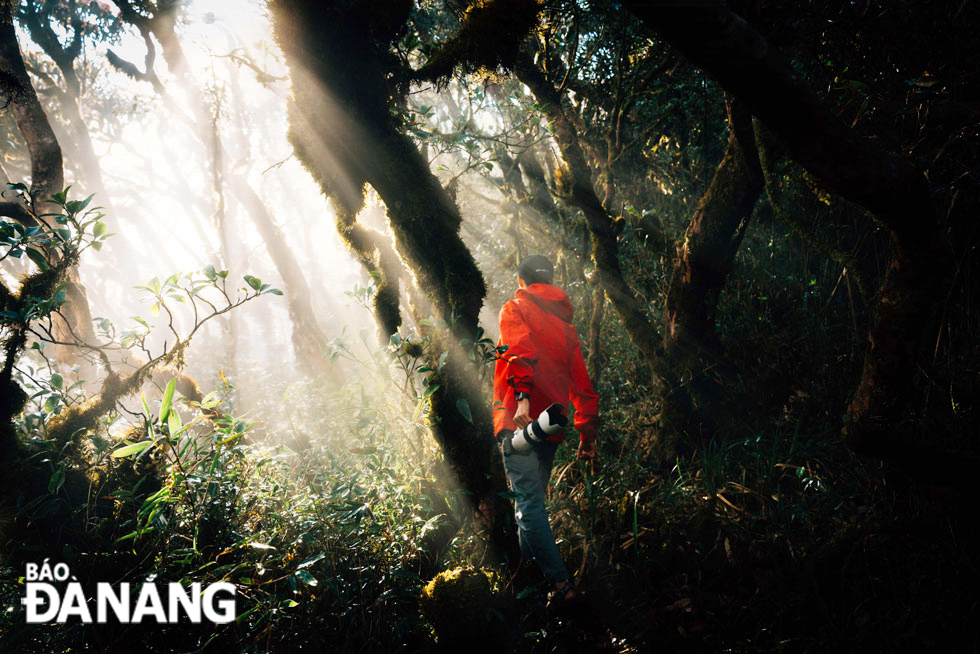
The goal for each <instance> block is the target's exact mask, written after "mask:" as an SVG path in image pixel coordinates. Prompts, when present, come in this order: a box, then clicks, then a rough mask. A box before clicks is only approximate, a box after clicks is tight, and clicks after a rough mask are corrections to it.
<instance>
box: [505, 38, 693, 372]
mask: <svg viewBox="0 0 980 654" xmlns="http://www.w3.org/2000/svg"><path fill="white" fill-rule="evenodd" d="M515 74H516V75H517V77H518V79H520V80H521V81H522V82H523V83H524V84H526V85H527V86H528V88H530V89H531V93H533V94H534V96H535V97H536V98H537V100H538V102H539V103H541V106H542V110H543V111H544V113H545V115H546V116H547V117H548V118H549V119H550V120H551V121H552V123H553V124H554V129H555V131H554V136H555V140H556V141H557V143H558V148H559V150H560V151H561V155H562V159H564V162H565V166H566V167H567V168H566V170H565V171H564V172H562V174H561V175H560V176H559V182H560V183H561V184H562V185H563V186H564V187H565V188H566V190H567V193H568V196H569V199H570V202H572V203H573V204H574V205H575V206H577V207H578V208H579V209H581V210H582V213H583V214H584V215H585V221H586V224H587V225H588V227H589V233H590V235H591V239H592V259H593V261H594V262H595V266H596V272H597V274H598V277H599V283H600V285H601V286H602V288H603V290H604V291H605V294H606V296H607V297H608V298H609V302H610V303H611V304H612V306H613V308H614V309H615V310H616V313H618V314H619V317H620V319H621V320H622V321H623V326H624V327H625V329H626V332H627V333H628V334H629V336H630V340H632V341H633V344H634V345H635V346H636V347H637V349H639V350H640V352H641V353H642V354H643V356H644V357H645V358H646V359H647V361H649V362H650V364H651V366H652V367H653V369H654V371H655V372H656V373H657V375H658V376H659V377H660V380H661V382H663V383H664V384H665V385H666V386H667V387H668V388H674V387H676V385H677V377H676V375H675V374H674V373H673V371H672V370H671V368H670V366H669V365H667V360H666V356H665V352H664V347H663V339H662V338H661V336H660V332H659V330H657V328H656V327H655V326H654V324H653V322H652V321H651V320H650V318H649V316H648V315H647V311H646V308H645V307H644V306H643V304H642V303H641V302H640V300H639V299H638V298H637V297H636V295H635V294H634V293H633V290H632V289H631V288H630V287H629V284H628V283H627V282H626V279H625V278H624V277H623V271H622V269H621V268H620V266H619V244H618V242H617V240H616V238H617V236H618V234H617V231H616V227H615V225H614V223H613V219H612V216H610V215H609V212H608V211H606V209H605V207H603V206H602V202H601V201H600V200H599V196H598V195H597V194H596V191H595V186H594V185H593V180H592V173H591V171H590V170H589V165H588V163H587V162H586V159H585V155H584V153H583V152H582V149H581V147H580V145H579V136H578V132H577V130H576V128H575V125H574V124H573V121H572V120H571V119H570V118H569V117H568V112H567V111H566V110H565V108H564V107H563V104H562V98H561V95H560V94H559V93H558V91H557V90H556V89H555V87H554V84H552V82H550V81H549V80H548V79H547V78H546V77H545V75H544V73H542V72H541V71H540V70H538V69H537V68H535V67H534V65H533V64H532V63H531V62H530V58H529V57H525V58H524V61H522V62H519V63H518V65H517V66H516V67H515Z"/></svg>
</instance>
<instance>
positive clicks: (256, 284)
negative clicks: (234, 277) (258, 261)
mask: <svg viewBox="0 0 980 654" xmlns="http://www.w3.org/2000/svg"><path fill="white" fill-rule="evenodd" d="M244 279H245V283H246V284H248V285H249V286H251V287H252V290H254V291H257V290H259V288H260V287H261V286H262V280H261V279H259V278H258V277H252V276H251V275H245V277H244Z"/></svg>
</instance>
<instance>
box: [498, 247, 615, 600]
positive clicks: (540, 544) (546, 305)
mask: <svg viewBox="0 0 980 654" xmlns="http://www.w3.org/2000/svg"><path fill="white" fill-rule="evenodd" d="M553 276H554V269H553V268H552V265H551V262H550V261H548V259H546V258H545V257H543V256H541V255H532V256H530V257H528V258H526V259H525V260H524V261H522V262H521V265H520V266H519V267H518V283H519V285H520V288H519V289H518V290H517V293H516V295H515V296H514V299H512V300H510V301H508V302H507V303H506V304H505V305H504V307H503V309H502V310H501V311H500V343H499V345H506V346H507V349H506V350H505V351H504V352H503V353H502V354H501V355H500V358H499V359H498V360H497V365H496V369H495V370H494V380H493V400H494V404H493V407H494V418H493V424H494V433H495V434H496V435H497V439H498V440H501V441H504V440H507V439H508V438H509V437H510V436H511V435H512V434H513V432H514V431H515V430H516V429H523V428H524V427H526V426H527V425H528V424H530V423H531V422H532V421H533V420H534V419H535V418H537V417H538V415H539V414H540V413H541V412H542V411H544V410H545V409H547V408H548V407H549V406H550V405H552V404H554V403H558V404H559V405H561V406H562V407H564V408H565V409H566V410H567V408H568V403H569V401H571V402H572V404H573V405H574V406H575V429H577V430H578V431H579V433H580V434H581V436H580V440H579V444H578V458H579V459H585V460H588V459H592V458H593V457H594V456H595V451H596V450H595V438H596V432H597V430H598V426H599V419H598V407H599V397H598V396H597V395H596V394H595V391H593V390H592V382H591V381H589V375H588V372H587V371H586V368H585V361H584V360H583V359H582V349H581V347H580V345H579V339H578V334H577V333H576V331H575V327H574V325H573V324H572V303H571V302H570V301H569V299H568V295H567V294H566V293H565V292H564V291H563V290H561V289H560V288H558V287H556V286H553V285H552V284H551V282H552V279H553ZM563 440H564V436H563V434H562V433H561V432H558V433H556V434H552V435H550V436H548V437H547V439H546V440H542V441H541V442H534V443H533V444H532V447H531V448H530V449H529V450H527V451H525V452H520V451H516V450H515V449H514V448H509V447H505V448H504V468H505V470H506V471H507V477H508V479H510V485H511V488H512V489H513V491H514V493H515V495H516V496H517V497H516V499H515V503H516V512H515V515H516V517H517V527H518V537H519V540H520V545H521V555H522V556H523V557H524V559H525V560H527V559H534V561H535V562H536V563H537V564H538V566H539V567H540V568H541V572H542V573H543V574H544V576H545V578H546V579H547V581H548V582H549V583H550V584H551V585H552V592H551V594H550V597H551V601H552V602H563V601H569V600H572V599H574V598H575V596H576V593H575V590H574V588H573V587H572V585H571V583H570V581H569V574H568V570H567V568H566V567H565V563H564V562H563V561H562V558H561V554H560V553H559V552H558V546H557V545H556V544H555V538H554V536H553V535H552V533H551V526H550V525H549V524H548V512H547V510H546V508H545V491H546V490H547V487H548V479H549V477H550V476H551V465H552V462H553V461H554V457H555V450H556V448H557V447H558V444H559V443H561V442H562V441H563Z"/></svg>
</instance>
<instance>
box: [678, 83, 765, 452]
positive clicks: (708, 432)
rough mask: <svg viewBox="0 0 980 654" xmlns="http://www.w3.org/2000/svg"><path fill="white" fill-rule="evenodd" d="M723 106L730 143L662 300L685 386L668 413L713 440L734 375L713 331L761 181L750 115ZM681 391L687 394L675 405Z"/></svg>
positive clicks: (724, 419) (735, 105)
mask: <svg viewBox="0 0 980 654" xmlns="http://www.w3.org/2000/svg"><path fill="white" fill-rule="evenodd" d="M726 106H727V110H728V147H727V149H726V150H725V154H724V156H723V157H722V160H721V163H720V164H718V168H717V170H716V171H715V174H714V177H712V179H711V183H710V184H709V185H708V188H707V190H706V191H705V194H704V196H703V197H702V198H701V201H700V202H699V203H698V206H697V208H696V209H695V211H694V215H693V217H692V218H691V222H690V224H689V225H688V227H687V230H686V231H685V232H684V241H683V245H682V246H681V250H680V254H679V256H678V258H677V260H676V262H675V263H674V268H673V272H672V273H671V277H670V283H669V284H668V287H667V298H666V302H665V323H666V331H665V334H664V338H665V344H666V350H667V357H668V359H669V360H670V363H671V365H672V366H673V367H674V369H675V371H677V374H678V375H679V376H680V377H681V381H682V382H683V383H684V386H683V387H682V388H680V389H674V391H673V393H672V394H671V395H668V396H665V397H664V403H663V411H664V414H665V417H667V419H668V421H670V422H671V423H672V424H674V426H675V427H678V428H680V429H681V430H682V431H686V432H688V433H690V434H692V435H695V436H697V435H701V436H704V437H708V438H712V437H714V435H715V433H716V431H717V430H719V429H724V428H725V426H726V425H728V422H729V421H728V418H730V417H731V416H730V415H726V414H730V413H731V408H732V407H728V410H726V408H725V405H726V401H725V400H726V399H731V398H726V393H725V389H726V388H728V389H730V388H731V384H732V382H733V380H734V375H732V374H730V371H729V370H728V368H729V364H728V363H727V361H726V358H725V355H724V352H723V350H722V346H721V342H720V340H719V338H718V334H717V331H716V330H715V316H716V313H717V307H718V297H719V295H720V294H721V290H722V288H723V287H724V285H725V282H726V280H727V279H728V274H729V273H730V272H731V269H732V265H733V263H734V261H735V254H736V253H737V252H738V248H739V245H740V244H741V242H742V237H743V236H744V234H745V229H746V226H747V224H748V221H749V218H750V217H751V215H752V210H753V208H754V206H755V203H756V200H758V198H759V195H760V194H761V192H762V186H763V179H762V170H761V168H760V166H759V159H758V156H757V154H756V148H755V138H754V135H753V132H752V116H751V115H750V114H749V112H748V110H747V109H746V107H745V106H744V105H743V104H742V103H740V102H739V101H738V100H733V99H732V98H730V97H729V98H726ZM681 394H684V395H687V396H688V398H689V399H685V400H683V401H682V402H681V403H680V407H678V399H677V398H678V397H679V396H680V395H681ZM688 406H690V408H691V409H692V412H691V413H688V414H684V413H683V412H682V410H685V411H686V409H687V407H688ZM679 408H680V409H682V410H679ZM669 449H673V448H669ZM671 454H672V453H671Z"/></svg>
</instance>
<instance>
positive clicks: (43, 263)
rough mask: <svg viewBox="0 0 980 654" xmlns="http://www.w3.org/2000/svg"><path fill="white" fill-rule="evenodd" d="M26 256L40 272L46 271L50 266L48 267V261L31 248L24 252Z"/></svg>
mask: <svg viewBox="0 0 980 654" xmlns="http://www.w3.org/2000/svg"><path fill="white" fill-rule="evenodd" d="M26 252H27V256H28V257H29V258H30V260H31V261H33V262H34V263H36V264H37V267H38V268H40V269H41V272H44V271H46V270H47V269H48V268H49V267H50V266H49V265H48V260H47V259H46V258H45V257H44V255H43V254H42V253H41V252H38V251H37V250H35V249H33V248H28V249H27V250H26Z"/></svg>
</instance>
